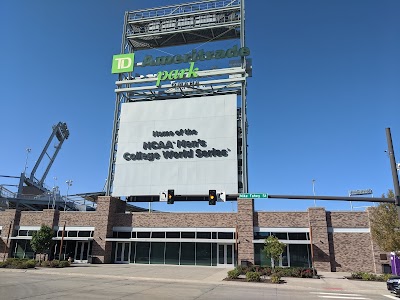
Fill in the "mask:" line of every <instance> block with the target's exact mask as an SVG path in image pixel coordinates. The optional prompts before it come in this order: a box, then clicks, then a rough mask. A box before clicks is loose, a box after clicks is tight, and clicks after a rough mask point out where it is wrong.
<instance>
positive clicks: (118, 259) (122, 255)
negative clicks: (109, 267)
mask: <svg viewBox="0 0 400 300" xmlns="http://www.w3.org/2000/svg"><path fill="white" fill-rule="evenodd" d="M130 252H131V243H130V242H117V244H116V248H115V263H118V264H128V263H129V257H130Z"/></svg>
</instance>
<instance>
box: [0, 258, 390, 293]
mask: <svg viewBox="0 0 400 300" xmlns="http://www.w3.org/2000/svg"><path fill="white" fill-rule="evenodd" d="M229 270H231V269H225V268H216V267H206V266H171V265H139V264H137V265H136V264H135V265H133V264H127V265H118V264H110V265H108V264H107V265H72V267H69V268H38V269H35V270H31V269H28V270H10V269H0V272H1V273H2V272H8V271H13V272H29V273H36V274H52V275H54V276H67V277H69V276H71V277H93V278H114V279H121V280H139V281H140V280H142V281H157V282H181V283H188V284H190V283H206V284H216V285H243V286H254V287H257V288H263V287H267V288H268V287H269V288H271V287H272V285H271V284H261V283H251V282H239V281H223V279H224V278H225V277H226V276H227V272H228V271H229ZM319 275H321V278H320V279H311V278H292V277H283V278H282V279H283V280H284V282H285V283H283V284H279V285H275V286H274V287H276V288H278V289H298V290H308V291H310V292H311V291H321V290H322V291H330V292H334V291H338V292H340V291H351V292H353V293H363V292H368V293H373V294H385V293H387V290H386V283H385V282H374V281H358V280H348V279H345V276H350V273H345V272H320V273H319Z"/></svg>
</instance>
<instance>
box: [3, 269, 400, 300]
mask: <svg viewBox="0 0 400 300" xmlns="http://www.w3.org/2000/svg"><path fill="white" fill-rule="evenodd" d="M229 270H230V269H224V268H216V267H202V266H169V265H136V264H127V265H123V264H122V265H117V264H110V265H95V264H94V265H90V264H88V265H78V264H76V265H73V266H72V267H69V268H60V269H58V268H37V269H28V270H11V269H0V298H1V299H55V298H57V299H74V300H77V299H91V298H96V299H139V298H140V299H219V300H221V299H243V298H245V299H288V300H289V299H290V300H294V299H327V298H328V299H373V300H375V299H390V298H391V299H399V298H396V297H395V296H393V295H391V294H390V293H389V292H388V291H387V290H386V284H385V283H384V282H365V281H358V280H348V279H346V278H345V277H346V276H349V275H350V273H340V272H332V273H331V272H321V273H319V274H320V275H321V278H320V279H306V278H290V277H284V278H282V279H283V280H284V283H282V284H269V283H268V284H266V283H250V282H238V281H225V280H224V278H225V277H226V275H227V272H228V271H229ZM3 296H4V298H3Z"/></svg>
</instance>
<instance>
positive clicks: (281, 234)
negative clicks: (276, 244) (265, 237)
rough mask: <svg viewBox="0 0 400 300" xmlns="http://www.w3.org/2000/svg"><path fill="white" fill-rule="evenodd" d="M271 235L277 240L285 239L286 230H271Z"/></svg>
mask: <svg viewBox="0 0 400 300" xmlns="http://www.w3.org/2000/svg"><path fill="white" fill-rule="evenodd" d="M271 235H273V236H275V237H277V238H278V239H279V240H287V239H288V238H287V232H272V233H271Z"/></svg>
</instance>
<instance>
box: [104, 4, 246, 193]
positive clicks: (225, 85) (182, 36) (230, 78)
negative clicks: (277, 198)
mask: <svg viewBox="0 0 400 300" xmlns="http://www.w3.org/2000/svg"><path fill="white" fill-rule="evenodd" d="M244 15H245V14H244V0H208V1H199V2H192V3H185V4H179V5H172V6H165V7H159V8H151V9H145V10H137V11H128V12H126V13H125V20H124V27H123V34H122V44H121V54H126V53H134V52H137V51H140V50H152V49H160V48H165V47H172V46H184V45H190V44H205V43H209V42H211V41H212V42H214V41H223V40H232V39H234V40H239V41H240V47H245V26H244V20H245V17H244ZM136 66H141V64H140V63H138V64H136ZM249 75H251V63H250V60H246V58H245V57H243V56H242V57H241V59H240V61H238V63H237V64H235V65H233V66H231V67H229V68H220V69H210V70H203V71H198V78H199V81H198V84H196V86H190V87H180V86H178V87H177V86H174V85H173V84H172V83H171V84H162V85H156V81H157V78H156V76H155V74H148V75H146V76H144V75H139V74H135V73H132V72H131V73H120V74H119V77H118V80H117V81H116V89H115V92H116V104H115V112H114V126H113V133H112V141H111V150H110V161H109V170H108V179H107V186H106V195H111V193H112V186H113V179H114V171H115V161H116V153H117V148H118V130H119V123H120V111H121V104H122V103H126V102H133V101H152V100H166V99H169V98H178V97H187V98H190V97H200V96H210V95H221V94H236V95H238V97H240V107H239V108H238V160H239V161H238V174H239V184H238V187H239V192H242V193H247V191H248V179H247V173H248V170H247V128H248V126H247V114H246V103H247V101H246V86H247V77H248V76H249ZM200 79H201V80H200Z"/></svg>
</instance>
